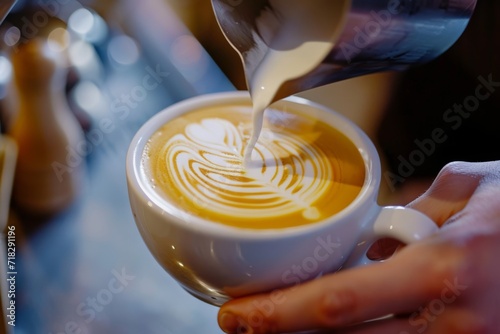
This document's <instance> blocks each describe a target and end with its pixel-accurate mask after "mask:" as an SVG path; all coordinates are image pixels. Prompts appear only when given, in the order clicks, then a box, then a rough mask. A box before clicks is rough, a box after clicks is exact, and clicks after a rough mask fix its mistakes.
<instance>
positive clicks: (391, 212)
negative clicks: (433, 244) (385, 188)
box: [342, 206, 439, 269]
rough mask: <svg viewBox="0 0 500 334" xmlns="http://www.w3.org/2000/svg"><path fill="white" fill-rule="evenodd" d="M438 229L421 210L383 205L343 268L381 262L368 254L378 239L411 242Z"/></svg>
mask: <svg viewBox="0 0 500 334" xmlns="http://www.w3.org/2000/svg"><path fill="white" fill-rule="evenodd" d="M438 229H439V228H438V226H437V225H436V223H435V222H434V221H432V220H431V219H430V218H429V217H427V216H426V215H425V214H423V213H422V212H420V211H417V210H414V209H411V208H406V207H402V206H385V207H382V208H381V209H380V211H379V213H378V216H377V217H376V218H375V221H374V222H373V224H372V225H371V228H368V229H367V230H366V231H365V233H363V234H362V236H361V238H360V239H359V240H358V243H357V246H356V248H355V249H354V252H353V253H351V255H350V257H349V259H348V260H347V261H346V263H345V264H344V265H343V266H342V269H347V268H352V267H357V266H363V265H367V264H372V263H378V262H380V261H374V260H370V259H369V258H368V256H367V253H368V250H369V249H370V247H371V246H372V245H373V243H375V242H376V241H377V240H380V239H382V238H393V239H396V240H399V241H401V242H403V243H405V244H411V243H414V242H417V241H419V240H422V239H424V238H426V237H428V236H430V235H432V234H434V233H435V232H437V230H438Z"/></svg>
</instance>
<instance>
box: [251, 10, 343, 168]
mask: <svg viewBox="0 0 500 334" xmlns="http://www.w3.org/2000/svg"><path fill="white" fill-rule="evenodd" d="M271 3H272V5H273V9H274V10H271V9H269V8H267V9H265V10H264V11H263V12H262V13H261V16H260V17H258V19H257V21H256V25H257V29H258V31H259V33H260V34H261V36H263V38H264V40H266V38H269V40H268V41H266V43H267V44H268V45H269V50H268V51H267V53H266V54H265V56H264V58H263V59H262V60H261V61H260V62H259V61H258V59H257V55H255V58H256V59H255V60H254V59H252V57H253V55H252V52H250V53H249V54H247V66H248V65H250V66H253V64H256V68H255V69H253V71H252V72H253V76H252V77H250V78H248V81H249V82H248V84H249V90H250V93H251V95H252V101H253V114H252V118H253V128H252V135H251V138H250V140H249V142H248V144H247V147H246V149H245V156H244V162H245V164H247V165H248V164H249V163H250V161H251V154H252V151H253V149H254V147H255V145H256V143H257V140H258V138H259V135H260V132H261V130H262V124H263V120H264V111H265V109H266V108H267V107H268V106H269V105H270V104H271V103H272V102H273V100H274V98H275V96H276V94H277V92H278V90H279V89H280V87H281V86H282V85H283V83H285V82H287V81H289V80H292V79H295V78H297V77H301V76H303V75H304V74H306V73H309V72H311V71H312V70H313V69H314V68H315V67H317V66H318V64H319V63H321V61H322V60H323V59H324V58H325V57H326V56H327V55H328V53H329V52H330V50H331V49H332V48H333V44H334V42H333V38H334V36H333V35H334V32H333V31H332V24H331V20H332V14H331V13H341V12H342V6H344V4H343V2H342V1H331V0H315V1H310V2H309V1H300V2H297V1H290V0H272V1H271ZM251 64H252V65H251Z"/></svg>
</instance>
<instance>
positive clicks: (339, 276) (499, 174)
mask: <svg viewBox="0 0 500 334" xmlns="http://www.w3.org/2000/svg"><path fill="white" fill-rule="evenodd" d="M410 206H411V207H413V208H415V209H417V210H420V211H422V212H424V213H426V214H427V215H429V216H430V217H431V218H432V219H433V220H434V221H436V222H437V223H438V224H439V225H441V226H442V228H441V229H440V231H439V232H438V233H437V234H436V235H434V236H432V237H430V238H428V239H426V240H424V241H421V242H418V243H415V244H412V245H410V246H407V247H405V248H404V249H403V250H401V251H400V252H399V253H398V254H396V255H395V256H394V257H393V258H391V259H390V260H388V261H386V262H383V263H380V264H376V265H372V266H366V267H361V268H355V269H351V270H346V271H343V272H339V273H336V274H332V275H329V276H324V277H322V278H320V279H317V280H315V281H312V282H308V283H305V284H302V285H299V286H295V287H291V288H288V289H285V290H283V291H280V292H279V293H278V292H274V294H261V295H255V296H249V297H245V298H241V299H237V300H233V301H231V302H228V303H227V304H225V305H223V306H222V308H221V309H220V312H219V324H220V326H221V328H222V329H223V330H225V331H226V332H228V333H289V332H298V331H305V330H319V332H323V331H321V329H322V330H324V331H325V332H329V333H332V332H334V333H351V334H353V333H358V334H360V333H365V334H367V333H384V334H385V333H395V334H410V333H411V334H413V333H432V334H446V333H450V334H460V333H500V331H499V329H500V317H499V316H498V307H499V304H498V301H499V300H500V262H499V258H500V161H498V162H489V163H477V164H471V163H452V164H450V165H448V166H446V167H445V168H444V169H443V170H442V171H441V173H440V174H439V175H438V177H437V178H436V180H435V181H434V183H433V185H432V186H431V187H430V189H429V190H428V191H427V192H426V193H425V194H424V195H422V196H421V197H420V198H418V199H417V200H415V201H414V202H413V203H411V204H410ZM388 314H397V316H396V317H391V318H388V319H386V320H383V321H375V322H370V323H365V324H362V325H355V326H353V327H349V328H346V326H348V325H353V324H356V323H358V324H359V323H360V322H362V321H366V320H369V319H374V318H378V317H382V316H385V315H388ZM340 328H342V329H340ZM333 329H335V330H333Z"/></svg>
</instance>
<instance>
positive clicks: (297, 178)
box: [142, 104, 365, 229]
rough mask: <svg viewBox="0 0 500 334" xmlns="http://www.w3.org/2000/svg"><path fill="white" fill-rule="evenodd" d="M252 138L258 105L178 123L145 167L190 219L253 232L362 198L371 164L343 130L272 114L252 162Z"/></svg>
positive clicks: (299, 221) (195, 114)
mask: <svg viewBox="0 0 500 334" xmlns="http://www.w3.org/2000/svg"><path fill="white" fill-rule="evenodd" d="M251 132H252V106H251V105H250V104H249V105H242V106H235V105H228V106H217V107H213V108H204V109H201V110H196V111H192V112H190V113H187V114H184V115H182V116H180V117H178V118H175V119H173V120H171V121H169V122H168V123H167V124H165V125H163V126H162V127H161V128H160V129H159V130H157V131H156V133H155V134H154V135H153V136H152V137H151V138H150V139H149V141H148V144H147V145H146V148H145V150H144V155H143V165H142V168H143V171H144V175H145V177H146V178H147V182H148V184H149V185H150V186H151V188H152V189H153V191H155V192H157V193H158V194H160V196H161V197H163V198H165V200H167V201H168V202H170V203H172V204H174V206H176V207H178V208H179V209H181V210H183V211H185V212H186V213H189V214H193V215H196V216H199V217H202V218H205V219H208V220H210V221H214V222H218V223H222V224H227V225H231V226H236V227H242V228H253V229H273V228H286V227H292V226H299V225H304V224H309V223H314V222H317V221H320V220H322V219H325V218H327V217H329V216H331V215H333V214H335V213H337V212H339V211H340V210H342V209H343V208H345V207H346V206H347V205H349V204H350V203H351V202H352V201H353V200H354V198H355V197H356V196H357V195H358V193H359V191H360V189H361V187H362V185H363V182H364V179H365V170H364V163H363V160H362V158H361V156H360V153H359V152H358V150H357V148H356V147H355V146H354V144H353V143H352V142H351V141H350V140H348V139H347V138H346V137H345V136H344V135H343V134H342V133H340V132H339V131H337V130H335V129H333V128H332V127H330V126H328V125H327V124H325V123H323V122H321V121H318V120H315V119H312V118H308V117H307V116H305V115H302V116H299V115H298V114H295V113H290V112H285V111H281V110H277V109H273V108H269V109H267V110H266V118H265V121H264V126H263V129H262V133H261V135H260V137H259V141H258V142H257V144H256V146H255V149H254V150H253V151H252V155H251V159H250V160H249V161H246V162H245V159H244V154H245V147H246V145H247V143H248V141H249V139H250V136H251Z"/></svg>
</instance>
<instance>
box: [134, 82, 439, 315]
mask: <svg viewBox="0 0 500 334" xmlns="http://www.w3.org/2000/svg"><path fill="white" fill-rule="evenodd" d="M242 104H243V105H247V106H248V105H251V100H250V97H249V95H248V93H247V92H241V91H234V92H224V93H215V94H209V95H202V96H198V97H194V98H191V99H187V100H184V101H182V102H179V103H177V104H174V105H172V106H170V107H168V108H166V109H165V110H163V111H161V112H159V113H158V114H156V115H155V116H154V117H152V118H151V119H150V120H148V121H147V122H146V123H145V124H144V125H143V126H142V127H141V129H140V130H139V131H138V132H137V134H136V135H135V137H134V138H133V140H132V142H131V144H130V147H129V151H128V155H127V161H126V168H127V182H128V190H129V197H130V204H131V208H132V211H133V214H134V217H135V221H136V223H137V227H138V229H139V231H140V233H141V235H142V238H143V240H144V241H145V243H146V244H147V246H148V247H149V249H150V251H151V253H152V254H153V255H154V257H155V258H156V260H157V261H158V262H159V263H160V264H161V265H162V266H163V268H164V269H165V270H166V271H167V272H168V273H169V274H170V275H171V276H173V277H174V278H175V279H176V280H177V281H178V282H179V284H180V285H181V286H182V287H183V288H185V289H186V290H187V291H188V292H190V293H191V294H193V295H194V296H196V297H198V298H200V299H201V300H204V301H205V302H208V303H210V304H213V305H221V304H222V303H224V302H225V301H227V300H228V299H231V298H234V297H239V296H243V295H247V294H252V293H256V292H263V291H269V290H273V289H279V288H282V287H285V286H290V285H295V284H298V283H301V282H304V281H307V280H310V279H313V278H316V277H319V276H321V275H324V274H326V273H331V272H335V271H337V270H339V269H341V268H345V267H349V266H357V265H365V264H368V263H371V261H370V260H369V259H368V258H367V256H366V253H367V251H368V249H369V248H370V246H371V245H372V244H373V242H375V241H376V240H378V239H381V238H384V237H390V238H394V239H397V240H400V241H402V242H404V243H407V244H408V243H412V242H415V241H418V240H420V239H422V238H425V237H427V236H429V235H431V234H432V233H434V232H435V231H436V230H437V226H436V224H435V223H434V222H433V221H432V220H430V219H429V218H428V217H427V216H425V215H424V214H422V213H420V212H418V211H415V210H412V209H408V208H404V207H381V206H380V205H378V204H377V201H376V200H377V195H378V191H379V186H380V180H381V167H380V160H379V156H378V154H377V151H376V149H375V147H374V145H373V144H372V142H371V140H370V139H369V138H368V137H367V136H366V135H365V134H364V132H363V131H362V130H361V129H359V128H358V127H357V126H356V125H355V124H353V123H352V122H351V121H349V120H348V119H346V118H345V117H343V116H341V115H340V114H338V113H336V112H334V111H332V110H331V109H329V108H327V107H325V106H322V105H318V104H316V103H313V102H311V101H308V100H304V99H301V98H297V97H291V98H288V99H286V100H283V101H280V102H278V103H276V104H274V105H273V107H274V108H277V109H280V108H285V107H286V106H290V105H293V108H289V109H292V110H296V111H297V112H302V113H305V114H307V115H309V116H311V115H314V117H316V118H318V119H321V120H322V121H323V122H325V123H327V124H329V125H330V126H332V127H334V128H336V129H338V130H340V131H341V132H342V133H344V134H345V135H346V136H347V137H348V138H350V139H351V141H352V142H353V143H354V144H355V145H356V146H357V147H358V149H359V152H360V154H361V155H362V157H363V160H364V164H365V170H366V175H365V181H364V185H363V187H362V189H361V192H360V194H359V195H358V196H357V197H356V199H355V200H354V201H353V202H352V203H351V204H350V205H348V206H347V207H346V208H345V209H343V210H342V211H341V212H339V213H338V214H336V215H334V216H331V217H329V218H327V219H325V220H323V221H320V222H317V223H312V224H308V225H303V226H299V227H291V228H281V229H274V230H258V229H244V228H237V227H231V226H227V225H223V224H220V223H217V222H216V221H207V220H204V219H201V218H199V217H197V216H194V215H191V214H189V213H186V212H183V211H181V210H179V209H178V208H176V205H175V204H174V203H170V202H168V201H167V200H165V199H163V198H162V197H161V196H159V195H158V194H156V193H155V191H154V189H153V188H152V187H151V185H150V184H149V183H148V181H147V180H146V178H145V177H144V175H143V174H141V169H140V165H141V159H142V154H143V149H144V146H145V144H146V142H147V141H148V139H149V138H150V137H151V135H152V134H153V133H154V132H155V131H156V130H157V129H158V128H159V127H161V126H162V125H163V124H165V123H167V122H168V121H170V120H172V119H173V118H175V117H177V116H179V115H182V114H184V113H188V112H190V111H193V110H197V109H200V108H206V107H211V106H217V105H242Z"/></svg>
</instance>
